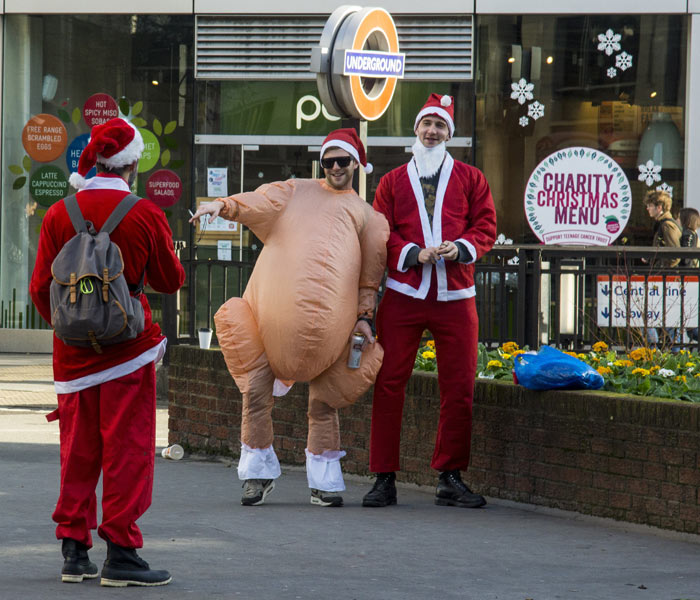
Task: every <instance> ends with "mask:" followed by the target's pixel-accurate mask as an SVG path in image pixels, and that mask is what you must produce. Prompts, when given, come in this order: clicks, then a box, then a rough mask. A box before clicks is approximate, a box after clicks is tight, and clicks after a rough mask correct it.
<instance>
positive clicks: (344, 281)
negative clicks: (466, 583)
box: [214, 129, 389, 492]
mask: <svg viewBox="0 0 700 600" xmlns="http://www.w3.org/2000/svg"><path fill="white" fill-rule="evenodd" d="M332 148H341V149H342V150H345V151H347V152H348V153H350V154H351V155H352V156H353V157H354V158H355V159H356V160H357V162H358V163H360V164H362V166H363V167H365V168H368V167H367V165H366V159H365V157H364V147H363V146H362V143H361V142H360V140H359V138H357V135H356V134H355V132H354V130H348V129H341V130H337V131H334V132H332V133H331V134H330V135H329V136H328V137H327V138H326V140H325V141H324V144H323V147H322V149H321V158H323V156H324V153H325V152H328V150H330V149H332ZM369 168H370V169H371V166H369ZM351 177H352V176H351ZM350 181H352V179H350ZM219 201H220V202H223V203H224V206H223V208H222V209H221V212H220V216H222V217H224V218H226V219H229V220H235V221H238V222H239V223H242V224H243V225H245V226H246V227H249V228H250V229H251V230H252V231H253V233H255V235H256V236H257V237H258V238H260V239H261V240H262V241H263V243H264V247H263V250H262V252H261V253H260V256H259V258H258V260H257V262H256V264H255V268H254V269H253V273H252V275H251V278H250V281H249V283H248V286H247V288H246V290H245V292H244V294H243V297H242V298H231V299H230V300H228V301H227V302H226V303H225V304H224V305H223V306H222V307H221V308H220V309H219V311H218V312H217V313H216V315H215V317H214V321H215V324H216V334H217V338H218V340H219V344H220V346H221V351H222V353H223V355H224V358H225V360H226V364H227V366H228V369H229V371H230V372H231V375H232V376H233V378H234V379H235V381H236V385H237V386H238V388H239V389H240V391H241V395H242V397H243V415H242V421H241V458H240V461H239V466H238V476H239V478H240V479H241V480H251V479H259V480H271V479H275V478H277V477H279V476H280V473H281V471H280V466H279V462H278V460H277V456H276V455H275V451H274V449H273V427H272V417H271V413H272V407H273V389H274V391H275V395H283V393H286V390H287V389H288V387H286V385H285V383H289V382H293V381H308V382H309V410H308V418H309V424H308V427H309V429H308V441H307V449H306V468H307V477H308V482H309V487H310V488H312V489H317V490H326V491H331V492H333V491H342V490H343V489H345V486H344V482H343V476H342V472H341V468H340V463H339V460H340V458H342V457H343V456H344V455H345V452H343V451H341V450H340V435H339V426H338V413H337V409H338V408H341V407H344V406H349V405H350V404H352V403H353V402H355V401H356V400H357V398H359V396H361V395H362V394H363V393H364V392H365V391H366V390H367V389H368V388H369V387H370V385H371V384H372V383H373V382H374V379H375V377H376V375H377V372H378V371H379V368H380V366H381V362H382V358H383V350H382V348H381V347H380V345H379V344H378V343H374V344H369V345H367V347H366V349H365V351H364V353H363V356H362V362H361V365H360V368H359V369H349V368H348V367H347V366H346V363H347V359H348V352H349V338H350V336H351V334H352V332H353V329H354V327H355V324H356V323H357V319H358V317H369V318H371V317H372V316H373V313H374V307H375V301H376V294H377V290H378V288H379V285H380V283H381V280H382V276H383V274H384V269H385V265H386V242H387V240H388V238H389V226H388V223H387V221H386V219H385V218H384V216H383V215H381V214H380V213H378V212H376V211H375V210H374V209H373V208H372V207H371V206H370V205H369V204H367V203H366V202H365V201H364V200H362V199H361V198H360V197H359V196H358V195H357V194H356V193H355V191H354V190H352V189H336V188H335V187H333V186H332V185H331V184H329V182H328V181H327V180H326V179H290V180H288V181H285V182H277V183H271V184H266V185H263V186H261V187H259V188H258V189H257V190H256V191H254V192H248V193H242V194H236V195H234V196H231V197H229V198H220V199H219ZM280 392H282V393H280Z"/></svg>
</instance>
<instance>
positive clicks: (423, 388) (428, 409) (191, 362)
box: [168, 346, 700, 534]
mask: <svg viewBox="0 0 700 600" xmlns="http://www.w3.org/2000/svg"><path fill="white" fill-rule="evenodd" d="M170 353H171V354H170V366H169V369H168V371H169V372H168V379H169V389H168V397H169V427H170V434H169V435H170V442H171V443H173V442H177V443H180V444H183V445H184V446H186V447H187V448H188V449H189V450H190V451H196V452H204V453H208V454H212V455H222V456H231V457H237V456H238V455H239V449H240V442H239V435H240V421H241V396H240V393H239V392H238V389H237V388H236V386H235V383H234V382H233V379H232V378H231V376H230V375H229V373H228V371H227V370H226V365H225V363H224V360H223V357H222V355H221V353H220V352H218V351H217V350H216V349H213V350H200V349H199V348H197V347H194V346H172V347H171V348H170ZM307 402H308V386H307V385H305V384H295V386H294V387H293V388H292V390H291V391H290V392H289V394H287V396H285V397H284V398H280V399H278V400H277V401H276V404H275V408H274V410H273V421H274V427H275V450H276V452H277V454H278V456H279V459H280V461H281V462H282V463H285V464H299V465H301V464H303V463H304V448H305V447H306V431H307V417H306V411H307ZM439 406H440V399H439V391H438V386H437V377H436V375H435V374H433V373H418V372H416V373H414V375H413V377H412V378H411V380H410V382H409V384H408V386H407V390H406V403H405V406H404V418H403V428H402V434H401V461H402V470H401V472H400V473H399V474H398V477H399V479H400V480H401V481H404V482H410V483H417V484H422V485H434V484H435V481H436V473H435V472H433V471H432V470H431V469H430V466H429V465H430V458H431V456H432V453H433V445H434V440H435V433H436V427H437V419H438V411H439ZM370 421H371V393H368V394H366V395H365V396H363V397H362V398H360V400H359V401H358V402H357V403H356V404H355V405H354V406H352V407H349V408H347V409H343V410H341V411H340V428H341V440H342V445H343V449H344V450H346V452H347V456H346V458H345V459H344V460H343V469H344V471H345V472H347V473H354V474H357V475H367V474H369V473H368V464H369V432H370ZM472 440H473V442H472V458H471V467H470V469H469V472H468V473H467V478H468V480H469V482H470V484H471V485H472V487H473V488H474V489H475V490H478V491H480V492H481V493H483V494H485V495H487V496H491V497H496V498H502V499H505V500H511V501H515V502H522V503H527V504H534V505H540V506H547V507H550V508H555V509H561V510H566V511H575V512H579V513H582V514H587V515H592V516H596V517H605V518H613V519H617V520H620V521H627V522H630V523H639V524H643V525H650V526H653V527H659V528H663V529H669V530H675V531H681V532H685V533H690V534H698V533H700V504H699V490H700V454H699V452H700V404H692V403H688V402H681V401H675V400H670V401H669V400H660V399H649V398H641V397H636V396H623V395H620V394H608V393H600V392H578V391H548V392H533V391H530V390H526V389H525V388H522V387H520V386H515V385H513V384H510V383H504V382H494V381H484V380H481V381H477V383H476V387H475V399H474V425H473V436H472Z"/></svg>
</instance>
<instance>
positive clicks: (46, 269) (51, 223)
mask: <svg viewBox="0 0 700 600" xmlns="http://www.w3.org/2000/svg"><path fill="white" fill-rule="evenodd" d="M128 193H129V187H128V185H127V184H126V182H125V181H124V180H123V179H121V178H120V177H115V176H113V175H98V176H97V177H95V178H93V179H91V180H89V182H88V187H87V188H86V189H84V190H83V191H80V192H78V194H77V199H78V206H80V211H81V212H82V213H83V217H84V218H85V220H86V221H92V223H93V224H94V225H95V229H97V230H98V231H99V229H100V227H102V225H103V224H104V222H105V221H106V220H107V217H108V216H109V215H110V214H111V212H112V211H113V210H114V208H115V206H117V204H118V203H119V201H120V200H121V199H122V198H123V197H124V196H126V195H127V194H128ZM74 235H75V229H74V228H73V225H72V224H71V221H70V217H69V216H68V212H67V211H66V208H65V205H64V203H63V200H60V201H59V202H57V203H56V204H54V205H53V206H51V208H49V210H48V211H47V212H46V216H45V217H44V220H43V222H42V224H41V233H40V235H39V247H38V250H37V256H36V263H35V265H34V272H33V273H32V279H31V282H30V285H29V292H30V294H31V297H32V300H33V301H34V304H35V305H36V307H37V310H38V311H39V314H41V316H42V317H43V318H44V319H45V320H46V321H48V322H49V323H50V322H51V308H50V296H49V289H50V285H51V279H52V278H51V264H52V263H53V260H54V258H56V255H57V254H58V253H59V251H60V250H61V248H62V247H63V245H64V244H65V243H66V242H67V241H68V240H70V239H71V238H72V237H73V236H74ZM110 239H111V240H112V241H113V242H115V243H116V244H117V245H118V246H119V248H120V249H121V252H122V256H123V258H124V277H125V278H126V281H127V283H128V284H129V285H134V286H136V285H138V283H139V281H140V280H141V274H142V273H144V272H145V282H146V283H148V284H149V285H150V286H151V287H152V288H153V289H154V290H156V291H158V292H163V293H165V294H172V293H173V292H176V291H177V290H178V289H179V288H180V286H182V284H183V283H184V281H185V270H184V269H183V268H182V265H181V264H180V261H179V260H178V258H177V256H176V255H175V251H174V249H173V240H172V232H171V230H170V226H169V225H168V221H167V220H166V218H165V215H164V214H163V211H162V210H161V209H160V208H158V207H157V206H156V205H155V204H153V203H152V202H150V201H148V200H141V201H140V202H137V203H136V205H135V206H134V207H133V208H132V209H131V210H130V211H129V212H128V213H127V215H126V216H125V217H124V219H123V220H122V222H121V223H120V224H119V226H118V227H117V228H116V229H115V230H114V232H113V233H112V234H111V235H110ZM141 304H142V305H143V308H144V313H145V328H144V330H143V332H142V333H141V334H139V335H138V336H137V337H136V338H135V339H133V340H129V341H127V342H122V343H120V344H114V345H112V346H104V347H103V353H102V354H97V353H96V352H95V351H94V350H93V349H92V348H83V347H79V346H69V345H67V344H64V343H63V342H62V341H61V340H59V339H58V338H57V337H56V336H55V335H54V339H53V367H54V380H55V382H56V390H57V391H58V392H59V393H62V392H67V391H76V390H77V389H82V388H84V387H89V384H96V383H101V382H102V381H108V380H109V379H112V378H114V377H115V376H120V375H121V374H125V373H124V370H123V369H121V370H120V369H119V366H120V365H123V364H124V363H129V362H130V361H134V360H135V359H137V357H140V356H142V355H144V354H147V353H148V351H149V350H151V349H153V348H154V347H156V346H158V345H159V344H161V342H162V340H163V339H164V338H163V336H162V335H161V331H160V327H159V325H158V324H157V323H154V322H153V321H152V318H151V309H150V307H149V305H148V300H147V299H146V296H145V294H142V295H141ZM153 354H154V356H155V353H153ZM151 360H153V358H151ZM135 366H136V368H138V367H139V366H142V365H138V364H137V365H135ZM126 372H129V371H128V370H127V371H126ZM93 374H105V375H104V376H96V377H90V376H91V375H93ZM76 380H78V381H82V382H83V384H82V385H77V386H75V385H74V386H73V387H71V386H70V385H68V386H67V387H66V386H64V387H63V388H61V383H65V382H75V381H76Z"/></svg>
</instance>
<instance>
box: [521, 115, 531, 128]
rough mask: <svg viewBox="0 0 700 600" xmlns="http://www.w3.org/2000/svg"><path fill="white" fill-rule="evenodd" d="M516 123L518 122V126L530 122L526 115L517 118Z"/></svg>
mask: <svg viewBox="0 0 700 600" xmlns="http://www.w3.org/2000/svg"><path fill="white" fill-rule="evenodd" d="M518 123H520V127H527V126H528V123H530V119H528V118H527V117H520V118H519V119H518Z"/></svg>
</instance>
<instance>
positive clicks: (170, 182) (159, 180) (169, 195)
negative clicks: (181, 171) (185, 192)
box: [146, 169, 182, 208]
mask: <svg viewBox="0 0 700 600" xmlns="http://www.w3.org/2000/svg"><path fill="white" fill-rule="evenodd" d="M181 195H182V181H181V180H180V178H179V177H178V176H177V173H175V172H173V171H171V170H170V169H160V170H159V171H156V172H155V173H153V175H151V176H150V177H149V178H148V181H146V196H148V199H149V200H151V201H152V202H153V203H154V204H156V205H157V206H160V207H161V208H167V207H168V206H172V205H173V204H175V203H176V202H177V201H178V200H179V199H180V196H181Z"/></svg>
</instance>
